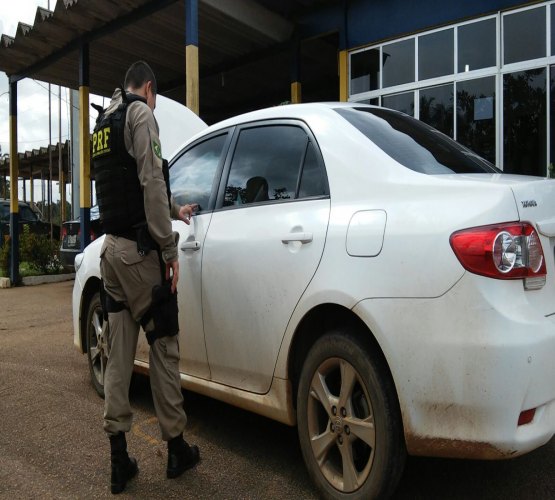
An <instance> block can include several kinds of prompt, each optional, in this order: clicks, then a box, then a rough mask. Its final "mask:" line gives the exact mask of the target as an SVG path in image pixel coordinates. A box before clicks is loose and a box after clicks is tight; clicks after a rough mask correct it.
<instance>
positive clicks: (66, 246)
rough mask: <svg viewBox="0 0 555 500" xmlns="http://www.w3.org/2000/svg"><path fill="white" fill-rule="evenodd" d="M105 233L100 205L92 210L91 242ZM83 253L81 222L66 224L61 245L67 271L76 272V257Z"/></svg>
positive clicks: (61, 254) (61, 258)
mask: <svg viewBox="0 0 555 500" xmlns="http://www.w3.org/2000/svg"><path fill="white" fill-rule="evenodd" d="M103 234H104V231H103V230H102V228H101V227H100V213H99V212H98V205H95V206H94V207H92V208H91V227H90V240H91V241H94V240H95V239H96V238H98V237H99V236H101V235H103ZM79 252H81V220H80V219H79V217H78V218H77V219H75V220H71V221H68V222H64V223H63V224H62V244H61V245H60V260H61V262H62V265H63V266H64V269H65V270H66V271H71V272H73V271H74V266H73V262H74V261H75V256H76V255H77V254H78V253H79Z"/></svg>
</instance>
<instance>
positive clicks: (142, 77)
mask: <svg viewBox="0 0 555 500" xmlns="http://www.w3.org/2000/svg"><path fill="white" fill-rule="evenodd" d="M146 82H152V92H153V93H154V94H157V93H158V87H157V85H156V77H155V76H154V71H152V68H151V67H150V66H149V65H148V63H146V62H145V61H137V62H135V63H133V64H132V65H131V66H129V69H128V70H127V73H126V74H125V83H124V87H125V88H126V89H128V88H132V89H138V88H140V87H142V86H143V85H144V84H145V83H146Z"/></svg>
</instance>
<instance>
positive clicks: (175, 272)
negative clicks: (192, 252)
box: [166, 260, 179, 293]
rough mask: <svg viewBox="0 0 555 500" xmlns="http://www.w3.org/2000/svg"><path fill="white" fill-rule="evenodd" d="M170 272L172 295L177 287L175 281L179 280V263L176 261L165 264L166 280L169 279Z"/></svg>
mask: <svg viewBox="0 0 555 500" xmlns="http://www.w3.org/2000/svg"><path fill="white" fill-rule="evenodd" d="M170 270H171V271H172V274H171V278H172V293H175V289H176V287H177V281H178V280H179V262H178V261H177V260H176V261H175V262H168V263H167V264H166V279H167V280H169V279H170Z"/></svg>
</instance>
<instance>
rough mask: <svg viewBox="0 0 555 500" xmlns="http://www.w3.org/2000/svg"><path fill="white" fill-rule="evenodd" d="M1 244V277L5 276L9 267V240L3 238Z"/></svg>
mask: <svg viewBox="0 0 555 500" xmlns="http://www.w3.org/2000/svg"><path fill="white" fill-rule="evenodd" d="M2 243H3V244H2V248H0V271H1V272H2V274H3V275H7V274H8V273H9V267H10V246H11V241H10V238H9V237H7V238H5V239H4V241H3V242H2Z"/></svg>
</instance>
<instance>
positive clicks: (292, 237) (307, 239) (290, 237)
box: [281, 233, 312, 243]
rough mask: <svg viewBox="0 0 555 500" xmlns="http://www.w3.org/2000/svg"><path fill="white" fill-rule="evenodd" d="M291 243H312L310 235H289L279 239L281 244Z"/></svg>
mask: <svg viewBox="0 0 555 500" xmlns="http://www.w3.org/2000/svg"><path fill="white" fill-rule="evenodd" d="M292 241H300V242H301V243H310V242H311V241H312V233H289V234H286V235H285V236H283V237H282V238H281V242H282V243H291V242H292Z"/></svg>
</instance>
